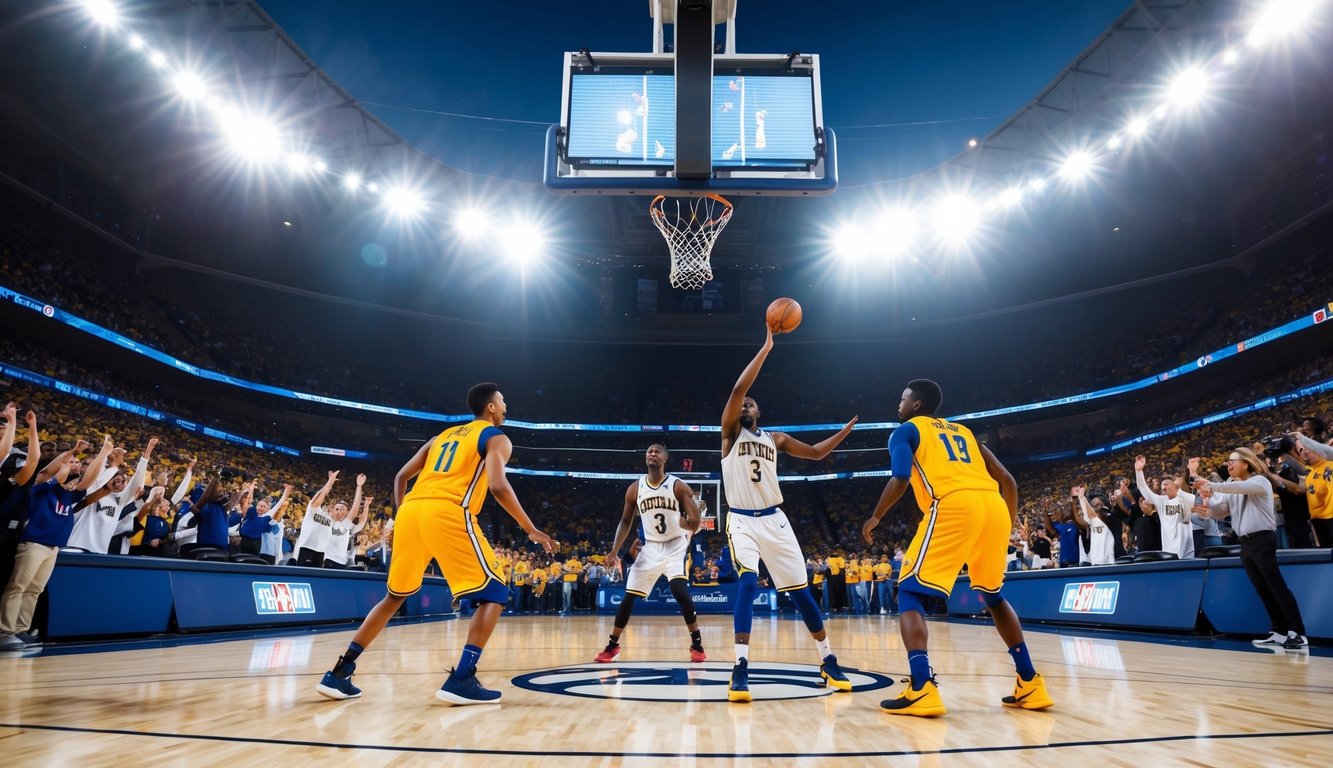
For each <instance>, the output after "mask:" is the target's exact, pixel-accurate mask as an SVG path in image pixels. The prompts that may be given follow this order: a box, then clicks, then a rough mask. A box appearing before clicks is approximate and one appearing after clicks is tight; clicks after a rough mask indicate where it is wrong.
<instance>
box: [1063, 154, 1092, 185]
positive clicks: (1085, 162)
mask: <svg viewBox="0 0 1333 768" xmlns="http://www.w3.org/2000/svg"><path fill="white" fill-rule="evenodd" d="M1094 162H1095V161H1094V159H1093V157H1092V155H1090V154H1088V153H1087V152H1084V151H1083V150H1077V151H1075V152H1070V153H1069V154H1068V155H1067V156H1066V157H1065V159H1064V160H1063V161H1062V162H1061V163H1060V175H1061V176H1062V177H1064V179H1065V180H1066V181H1079V180H1080V179H1083V178H1084V177H1086V176H1087V175H1088V174H1090V173H1092V167H1093V164H1094Z"/></svg>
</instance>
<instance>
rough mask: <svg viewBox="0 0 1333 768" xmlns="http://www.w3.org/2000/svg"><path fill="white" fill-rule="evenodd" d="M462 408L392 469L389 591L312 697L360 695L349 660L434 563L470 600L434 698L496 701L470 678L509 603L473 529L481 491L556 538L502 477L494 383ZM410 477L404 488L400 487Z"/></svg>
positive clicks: (538, 536)
mask: <svg viewBox="0 0 1333 768" xmlns="http://www.w3.org/2000/svg"><path fill="white" fill-rule="evenodd" d="M467 404H468V407H469V408H471V409H472V414H473V416H475V417H476V418H475V419H473V420H472V421H470V422H468V423H467V424H463V425H461V426H455V427H450V428H449V429H446V430H445V431H444V432H441V433H440V434H439V435H438V436H437V437H436V438H435V439H433V440H431V441H430V442H428V443H426V444H425V445H423V446H421V450H419V451H417V453H416V455H415V456H413V457H412V458H411V459H410V460H408V462H407V463H406V464H404V465H403V468H402V469H400V470H398V475H397V476H396V477H395V478H394V483H393V499H394V505H395V506H396V507H397V508H398V513H397V515H396V516H395V518H394V527H393V530H394V549H393V560H392V561H391V562H390V564H389V583H388V591H389V593H388V594H387V595H386V596H385V597H384V599H383V600H381V601H380V602H379V604H378V605H376V606H375V607H374V608H372V609H371V611H370V614H369V615H368V616H366V619H365V621H363V622H361V628H360V629H358V630H357V631H356V636H355V637H353V638H352V643H351V645H349V646H348V647H347V652H346V653H344V654H343V655H342V656H340V657H339V658H338V663H337V665H336V666H334V668H333V669H332V670H331V671H329V672H328V673H326V674H325V675H324V679H323V680H322V681H321V682H320V684H319V687H318V688H317V690H318V691H319V693H320V695H322V696H325V697H327V698H330V699H354V698H357V697H359V696H360V695H361V689H359V688H357V687H356V686H354V685H352V680H351V677H352V673H353V672H354V671H355V670H356V659H357V657H358V656H360V655H361V652H362V651H364V650H365V649H366V647H367V646H369V645H370V643H371V642H372V641H373V640H374V639H375V637H376V636H377V635H379V633H380V632H382V631H383V630H384V627H385V626H386V625H387V624H388V623H389V619H390V618H391V617H393V615H394V614H395V613H397V612H398V608H399V607H400V606H402V604H403V601H404V600H406V599H407V598H408V596H409V595H412V594H413V593H415V592H416V591H417V590H419V589H421V580H422V576H423V575H424V573H425V571H426V566H427V565H429V564H430V561H431V560H432V559H434V560H435V562H436V563H437V564H438V565H439V566H440V570H441V571H442V572H443V573H444V578H445V580H446V581H448V582H449V589H450V590H451V591H452V592H453V594H454V596H455V597H468V598H471V599H472V600H473V602H475V603H476V604H477V609H476V612H475V613H474V614H473V615H472V623H471V624H470V625H469V627H468V634H467V645H465V646H463V655H462V657H461V659H460V660H459V662H458V666H457V667H455V668H454V669H452V670H450V671H449V677H448V678H447V679H446V680H445V681H444V685H443V686H441V687H440V690H438V691H436V692H435V697H436V698H437V699H439V700H440V701H444V702H447V703H450V704H484V703H489V702H494V701H498V700H499V698H500V692H499V691H491V690H487V689H486V688H484V687H483V686H482V685H481V683H479V682H478V681H477V661H478V660H479V659H480V658H481V652H482V649H483V648H484V647H485V646H486V641H487V639H489V638H490V636H491V632H492V631H493V630H494V629H495V622H496V620H497V619H499V617H500V612H501V611H502V610H503V609H504V604H505V601H506V600H507V599H508V597H509V587H508V586H506V585H505V583H504V580H503V578H502V577H501V576H500V568H499V563H498V562H497V560H496V557H495V552H494V551H492V550H491V545H490V544H489V543H488V542H487V541H486V537H485V535H483V534H482V532H481V528H480V527H479V526H478V525H477V511H478V510H480V509H481V505H482V502H484V501H485V500H486V493H487V491H489V492H490V493H491V494H492V495H494V496H495V500H496V501H498V502H500V506H502V507H504V509H505V511H506V512H508V513H509V515H510V516H511V517H513V518H514V520H515V521H516V522H517V523H518V524H519V525H520V526H521V527H522V528H523V530H524V531H526V532H527V534H528V537H529V538H530V539H532V540H533V541H535V542H536V543H538V544H540V545H542V547H543V548H545V550H546V551H547V552H551V551H553V550H554V549H555V542H554V541H553V540H552V539H551V537H550V536H547V535H546V534H545V533H542V532H541V531H540V530H538V529H537V526H535V525H533V523H532V520H531V519H529V518H528V515H527V513H526V512H524V511H523V505H522V504H520V503H519V500H518V496H516V495H515V494H514V489H513V488H512V487H511V486H510V485H509V481H508V480H507V479H506V478H505V471H504V468H505V463H506V462H508V461H509V455H510V453H511V452H512V451H513V449H514V446H513V444H512V443H511V442H509V438H508V437H505V434H504V433H503V432H501V431H500V425H501V424H503V423H504V421H505V412H506V410H507V408H506V406H505V400H504V395H502V394H501V393H500V388H499V386H497V385H495V384H492V383H490V382H486V383H483V384H477V385H476V386H474V387H472V389H470V390H468V393H467ZM414 477H415V478H416V482H415V483H414V484H413V486H412V490H411V491H410V492H409V491H408V490H407V483H408V481H409V480H411V479H412V478H414Z"/></svg>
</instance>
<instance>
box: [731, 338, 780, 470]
mask: <svg viewBox="0 0 1333 768" xmlns="http://www.w3.org/2000/svg"><path fill="white" fill-rule="evenodd" d="M765 333H766V335H765V336H764V344H763V346H761V347H760V348H759V352H757V353H756V354H755V356H754V359H753V360H751V361H750V364H749V365H747V366H745V370H743V371H741V375H740V378H738V379H736V383H735V385H733V386H732V388H731V396H730V397H728V398H727V404H726V405H725V406H724V407H723V408H722V453H723V455H726V453H727V451H728V450H730V448H731V441H732V440H735V439H736V435H739V434H740V430H741V402H742V401H744V400H745V396H746V394H748V393H749V391H750V387H751V386H753V385H754V380H755V378H756V377H758V376H759V369H760V368H763V367H764V360H766V359H768V353H769V351H770V350H772V349H773V329H772V328H766V331H765Z"/></svg>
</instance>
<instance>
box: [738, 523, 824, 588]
mask: <svg viewBox="0 0 1333 768" xmlns="http://www.w3.org/2000/svg"><path fill="white" fill-rule="evenodd" d="M727 540H728V542H730V544H731V559H732V560H733V561H734V562H735V563H736V570H737V571H740V572H742V573H744V572H745V571H754V572H755V573H758V572H759V561H760V560H763V561H764V565H766V566H768V573H769V575H770V576H772V577H773V586H775V587H777V588H778V590H779V591H786V590H789V589H800V588H801V587H804V586H806V572H805V556H804V555H802V554H801V545H800V544H798V543H797V542H796V533H795V532H794V531H792V529H791V523H790V522H788V521H787V514H786V513H785V512H783V511H782V510H781V509H779V510H778V511H777V512H774V513H773V514H771V515H764V516H763V517H753V516H748V515H742V514H738V513H734V512H732V513H728V514H727Z"/></svg>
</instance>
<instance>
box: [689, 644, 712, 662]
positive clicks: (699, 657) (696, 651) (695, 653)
mask: <svg viewBox="0 0 1333 768" xmlns="http://www.w3.org/2000/svg"><path fill="white" fill-rule="evenodd" d="M701 661H708V657H707V656H705V655H704V647H703V646H702V645H691V646H690V663H692V664H698V663H699V662H701Z"/></svg>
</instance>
